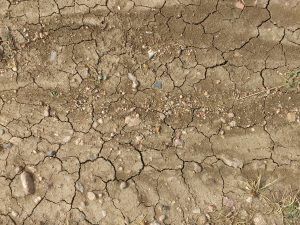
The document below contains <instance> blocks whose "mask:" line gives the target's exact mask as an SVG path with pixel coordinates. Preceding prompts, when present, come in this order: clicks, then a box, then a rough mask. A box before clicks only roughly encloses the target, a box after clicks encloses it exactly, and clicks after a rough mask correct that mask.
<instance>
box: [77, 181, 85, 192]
mask: <svg viewBox="0 0 300 225" xmlns="http://www.w3.org/2000/svg"><path fill="white" fill-rule="evenodd" d="M75 187H76V189H77V190H78V191H79V192H81V193H83V191H84V187H83V185H82V183H80V182H79V181H77V182H76V184H75Z"/></svg>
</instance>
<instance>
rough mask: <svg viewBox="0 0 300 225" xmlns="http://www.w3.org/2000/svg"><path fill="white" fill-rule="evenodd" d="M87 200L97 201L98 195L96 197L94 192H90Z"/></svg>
mask: <svg viewBox="0 0 300 225" xmlns="http://www.w3.org/2000/svg"><path fill="white" fill-rule="evenodd" d="M87 198H88V199H89V200H90V201H93V200H95V198H96V195H95V194H94V193H93V192H91V191H89V192H88V193H87Z"/></svg>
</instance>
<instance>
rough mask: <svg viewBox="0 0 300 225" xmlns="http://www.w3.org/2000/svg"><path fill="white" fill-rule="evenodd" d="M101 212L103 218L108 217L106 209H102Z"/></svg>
mask: <svg viewBox="0 0 300 225" xmlns="http://www.w3.org/2000/svg"><path fill="white" fill-rule="evenodd" d="M101 214H102V218H104V217H106V211H105V210H101Z"/></svg>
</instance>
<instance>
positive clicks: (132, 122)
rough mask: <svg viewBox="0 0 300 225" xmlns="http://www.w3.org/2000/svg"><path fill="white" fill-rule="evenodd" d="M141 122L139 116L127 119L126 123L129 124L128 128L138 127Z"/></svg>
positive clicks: (127, 117)
mask: <svg viewBox="0 0 300 225" xmlns="http://www.w3.org/2000/svg"><path fill="white" fill-rule="evenodd" d="M141 122H142V121H141V119H140V115H139V114H136V115H133V116H126V117H125V123H126V124H127V126H128V127H134V126H138V125H139V124H140V123H141Z"/></svg>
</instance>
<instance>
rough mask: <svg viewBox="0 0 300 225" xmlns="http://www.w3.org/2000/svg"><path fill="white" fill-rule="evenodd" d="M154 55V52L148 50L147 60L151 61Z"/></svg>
mask: <svg viewBox="0 0 300 225" xmlns="http://www.w3.org/2000/svg"><path fill="white" fill-rule="evenodd" d="M155 54H156V52H154V51H153V50H151V49H150V50H149V51H148V58H149V59H152V58H153V57H154V56H155Z"/></svg>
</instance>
